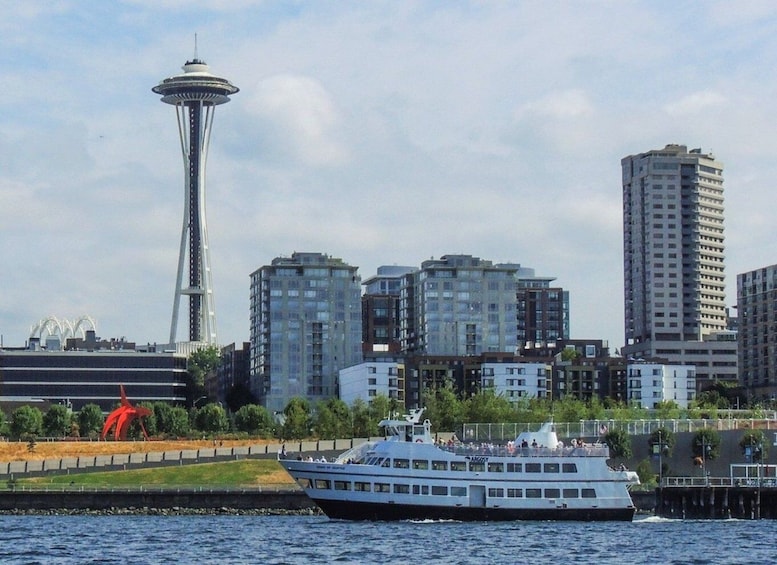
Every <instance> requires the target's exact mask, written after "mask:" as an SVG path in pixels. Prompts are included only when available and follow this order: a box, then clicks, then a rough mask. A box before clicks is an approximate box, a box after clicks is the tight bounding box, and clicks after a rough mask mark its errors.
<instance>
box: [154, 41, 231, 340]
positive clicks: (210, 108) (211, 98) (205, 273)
mask: <svg viewBox="0 0 777 565" xmlns="http://www.w3.org/2000/svg"><path fill="white" fill-rule="evenodd" d="M151 90H153V91H154V92H155V93H157V94H161V95H162V102H164V103H166V104H172V105H173V106H175V111H176V116H177V118H178V133H179V135H180V138H181V151H182V153H183V164H184V176H185V179H186V185H185V198H184V215H183V227H182V229H181V248H180V252H179V256H178V277H177V281H176V286H175V301H174V302H173V320H172V324H171V326H170V344H171V345H172V344H174V343H175V342H176V341H175V338H176V335H175V334H176V330H177V327H178V311H179V307H180V303H181V297H182V296H184V295H186V296H188V297H189V341H194V342H204V343H207V344H210V345H218V342H217V339H216V306H215V303H214V298H213V282H212V278H211V270H210V252H209V248H208V229H207V225H206V223H205V165H206V161H207V157H208V145H209V142H210V132H211V129H212V127H213V115H214V113H215V108H216V106H218V105H219V104H226V103H227V102H229V96H230V95H232V94H235V93H237V92H238V91H239V89H238V88H237V87H236V86H234V85H233V84H232V83H230V82H229V81H228V80H227V79H225V78H220V77H217V76H215V75H213V74H211V72H210V67H209V66H208V65H207V64H206V63H205V61H202V60H201V59H199V58H197V48H196V43H195V53H194V58H193V59H192V60H191V61H187V62H186V64H185V65H184V66H183V74H178V75H175V76H172V77H170V78H166V79H164V80H163V81H161V82H160V83H159V84H158V85H157V86H155V87H154V88H152V89H151ZM186 257H188V264H189V278H188V281H187V283H186V284H185V285H184V278H183V277H184V263H186Z"/></svg>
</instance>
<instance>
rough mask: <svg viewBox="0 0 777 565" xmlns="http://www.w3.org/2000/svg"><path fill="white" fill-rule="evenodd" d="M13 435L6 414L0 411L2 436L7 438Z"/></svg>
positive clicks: (0, 431)
mask: <svg viewBox="0 0 777 565" xmlns="http://www.w3.org/2000/svg"><path fill="white" fill-rule="evenodd" d="M10 433H11V425H10V422H9V421H8V418H7V417H6V415H5V412H3V411H2V410H0V436H7V435H9V434H10Z"/></svg>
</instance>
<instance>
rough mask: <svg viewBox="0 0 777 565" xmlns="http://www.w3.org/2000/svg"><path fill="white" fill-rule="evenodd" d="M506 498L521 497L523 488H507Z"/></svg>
mask: <svg viewBox="0 0 777 565" xmlns="http://www.w3.org/2000/svg"><path fill="white" fill-rule="evenodd" d="M507 498H523V489H521V488H509V489H507Z"/></svg>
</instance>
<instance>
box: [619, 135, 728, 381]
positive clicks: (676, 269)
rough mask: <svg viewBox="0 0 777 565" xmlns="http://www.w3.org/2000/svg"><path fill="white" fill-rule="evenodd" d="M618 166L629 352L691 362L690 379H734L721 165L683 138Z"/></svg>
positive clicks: (625, 352) (629, 354) (635, 356)
mask: <svg viewBox="0 0 777 565" xmlns="http://www.w3.org/2000/svg"><path fill="white" fill-rule="evenodd" d="M621 167H622V173H623V239H624V245H623V263H624V307H625V319H624V328H625V338H626V345H625V346H624V348H623V349H622V354H623V355H624V356H625V357H627V358H630V359H647V358H654V357H661V358H666V359H667V360H668V362H669V363H670V364H680V365H691V364H693V365H696V366H697V373H696V382H697V385H699V386H700V387H703V386H704V385H705V384H708V382H709V381H713V380H726V381H736V379H737V368H736V355H735V349H736V348H735V347H733V346H732V344H735V343H736V342H735V341H733V342H732V340H731V339H730V332H729V331H728V320H727V313H726V305H725V275H724V267H725V263H724V230H723V165H722V163H720V162H718V161H716V160H715V157H714V156H713V155H712V154H711V153H702V151H701V149H691V150H688V148H687V147H686V146H684V145H667V146H666V147H665V148H664V149H658V150H653V151H648V152H646V153H640V154H637V155H630V156H628V157H625V158H623V159H622V160H621Z"/></svg>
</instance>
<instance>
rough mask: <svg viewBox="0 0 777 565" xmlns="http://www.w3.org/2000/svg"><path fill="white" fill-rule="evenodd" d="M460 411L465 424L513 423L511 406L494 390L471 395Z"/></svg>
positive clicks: (513, 415) (513, 411)
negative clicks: (463, 415)
mask: <svg viewBox="0 0 777 565" xmlns="http://www.w3.org/2000/svg"><path fill="white" fill-rule="evenodd" d="M462 411H463V413H464V414H465V417H464V418H465V421H466V422H472V423H475V422H482V423H502V422H513V421H515V415H516V413H515V410H514V409H513V406H512V404H510V402H509V401H508V400H507V399H506V398H505V397H504V396H502V395H497V394H496V392H495V391H494V389H492V388H491V389H486V390H482V391H480V392H478V393H477V394H473V395H472V396H470V397H469V398H468V399H466V400H465V401H464V402H463V406H462Z"/></svg>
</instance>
